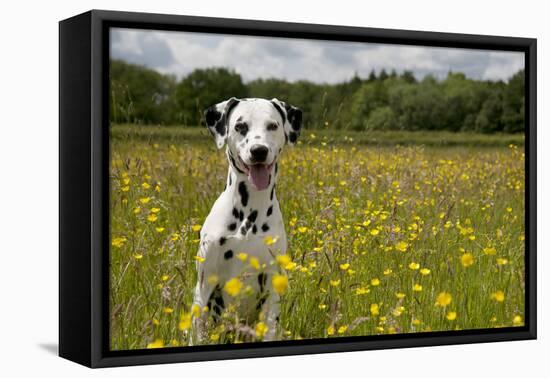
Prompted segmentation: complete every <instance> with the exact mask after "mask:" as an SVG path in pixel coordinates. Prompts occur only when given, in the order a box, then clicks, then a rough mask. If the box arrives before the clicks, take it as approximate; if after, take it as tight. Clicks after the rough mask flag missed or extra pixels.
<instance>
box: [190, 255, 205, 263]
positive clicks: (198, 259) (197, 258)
mask: <svg viewBox="0 0 550 378" xmlns="http://www.w3.org/2000/svg"><path fill="white" fill-rule="evenodd" d="M193 258H194V259H195V261H198V262H200V263H203V262H205V261H206V259H205V258H204V257H202V256H199V255H196V256H194V257H193Z"/></svg>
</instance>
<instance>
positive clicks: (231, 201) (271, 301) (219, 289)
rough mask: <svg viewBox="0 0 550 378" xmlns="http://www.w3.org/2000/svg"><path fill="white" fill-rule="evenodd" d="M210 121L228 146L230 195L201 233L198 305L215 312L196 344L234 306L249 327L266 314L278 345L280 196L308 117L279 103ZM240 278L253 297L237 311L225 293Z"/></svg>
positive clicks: (246, 102) (197, 321)
mask: <svg viewBox="0 0 550 378" xmlns="http://www.w3.org/2000/svg"><path fill="white" fill-rule="evenodd" d="M204 116H205V120H206V126H207V127H208V129H209V130H210V132H211V134H212V135H213V136H214V139H215V142H216V145H217V147H218V148H222V147H223V146H224V145H225V144H227V147H226V150H225V152H226V156H227V160H228V163H229V170H228V173H227V182H226V187H225V190H224V191H223V192H222V193H221V195H220V196H219V197H218V199H217V200H216V201H215V203H214V205H213V206H212V209H211V211H210V213H209V215H208V216H207V218H206V220H205V222H204V224H203V227H202V229H201V231H200V248H199V252H198V256H200V257H201V259H199V260H200V261H201V262H197V284H196V288H195V292H194V300H193V305H194V306H195V305H198V306H199V307H198V308H200V309H204V308H205V307H206V306H207V308H208V311H207V312H205V311H201V315H200V316H199V317H195V318H194V320H193V331H192V335H193V336H192V339H193V341H192V342H197V343H199V344H201V343H204V342H205V341H207V339H206V337H207V335H206V333H207V332H206V319H207V318H208V316H209V315H213V316H214V317H215V316H219V315H220V313H221V312H222V311H223V309H224V308H226V307H227V306H229V305H231V304H233V305H235V306H238V312H239V315H240V316H244V318H246V319H254V317H256V319H257V318H258V316H260V314H262V319H263V321H264V323H265V324H266V325H267V327H268V331H267V333H266V334H265V335H264V340H265V341H269V340H274V339H275V338H276V329H277V324H278V321H279V296H278V294H277V293H276V292H274V291H273V290H272V276H273V274H275V273H278V272H279V269H280V268H278V266H277V264H276V261H275V260H276V256H277V255H278V254H285V253H286V249H287V239H286V234H285V229H284V224H283V218H282V215H281V210H280V208H279V202H278V201H277V194H276V192H275V188H276V184H277V175H278V172H279V158H280V156H281V152H282V150H283V147H284V146H285V144H287V143H288V144H294V143H295V142H296V140H297V138H298V136H299V134H300V129H301V123H302V111H301V110H300V109H298V108H296V107H294V106H290V105H288V104H286V103H284V102H282V101H279V100H277V99H272V100H266V99H260V98H247V99H236V98H231V99H229V100H227V101H223V102H221V103H219V104H216V105H213V106H211V107H210V108H208V109H207V110H206V111H205V113H204ZM266 240H268V241H269V242H268V243H266ZM241 253H246V256H247V258H246V259H245V258H243V256H244V255H242V254H241ZM239 257H241V258H239ZM252 258H255V260H254V261H255V262H257V263H259V264H255V265H256V269H254V268H253V267H251V266H250V265H251V264H250V261H252ZM258 265H259V266H260V269H257V268H258ZM237 276H238V277H240V278H239V279H240V280H241V282H242V283H243V286H242V287H243V288H246V287H251V288H252V289H253V291H251V292H252V293H254V295H248V296H246V298H243V297H242V296H239V299H238V304H237V303H236V302H237V300H236V299H235V298H234V297H232V296H231V295H229V294H228V293H227V292H226V290H224V285H225V283H226V282H227V281H229V280H231V279H232V278H235V277H237ZM249 291H250V290H249Z"/></svg>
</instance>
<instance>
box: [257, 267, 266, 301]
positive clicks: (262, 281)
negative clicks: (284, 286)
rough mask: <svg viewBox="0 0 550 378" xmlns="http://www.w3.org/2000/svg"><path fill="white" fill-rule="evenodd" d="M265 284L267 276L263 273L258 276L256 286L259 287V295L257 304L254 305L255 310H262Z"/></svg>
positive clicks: (264, 298) (264, 299)
mask: <svg viewBox="0 0 550 378" xmlns="http://www.w3.org/2000/svg"><path fill="white" fill-rule="evenodd" d="M266 282H267V274H265V273H260V274H258V285H259V286H260V295H259V298H258V304H257V305H256V309H257V310H259V309H260V308H262V306H263V305H264V303H265V301H266V299H267V293H264V290H265V284H266Z"/></svg>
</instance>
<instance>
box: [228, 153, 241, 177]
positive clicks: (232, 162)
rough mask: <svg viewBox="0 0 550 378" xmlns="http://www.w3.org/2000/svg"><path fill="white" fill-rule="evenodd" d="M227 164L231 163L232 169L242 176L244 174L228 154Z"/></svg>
mask: <svg viewBox="0 0 550 378" xmlns="http://www.w3.org/2000/svg"><path fill="white" fill-rule="evenodd" d="M229 162H230V163H231V165H232V166H233V168H235V169H236V170H237V172H239V173H242V174H243V175H244V172H243V171H242V170H241V169H240V168H239V167H237V163H235V159H234V158H233V156H231V154H229Z"/></svg>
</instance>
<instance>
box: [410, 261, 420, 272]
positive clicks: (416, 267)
mask: <svg viewBox="0 0 550 378" xmlns="http://www.w3.org/2000/svg"><path fill="white" fill-rule="evenodd" d="M409 268H410V269H412V270H417V269H419V268H420V264H419V263H415V262H412V263H410V264H409Z"/></svg>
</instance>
